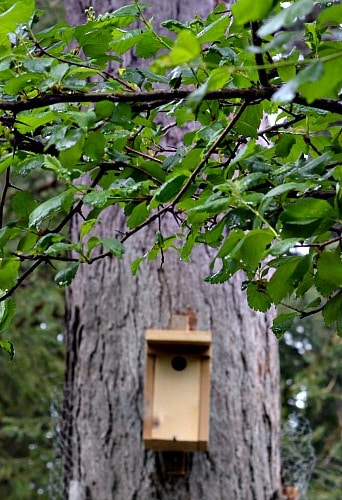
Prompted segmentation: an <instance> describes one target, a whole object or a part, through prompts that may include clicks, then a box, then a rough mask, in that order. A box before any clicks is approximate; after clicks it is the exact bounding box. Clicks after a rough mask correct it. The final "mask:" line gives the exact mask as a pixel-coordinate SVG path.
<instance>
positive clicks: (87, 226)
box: [80, 219, 98, 240]
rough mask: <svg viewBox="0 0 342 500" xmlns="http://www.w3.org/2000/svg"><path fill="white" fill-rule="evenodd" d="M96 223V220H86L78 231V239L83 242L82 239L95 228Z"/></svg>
mask: <svg viewBox="0 0 342 500" xmlns="http://www.w3.org/2000/svg"><path fill="white" fill-rule="evenodd" d="M97 223H98V220H97V219H88V220H86V221H85V222H83V224H82V226H81V230H80V239H81V240H83V238H84V237H85V236H86V235H87V234H88V233H89V232H90V231H91V230H92V229H94V227H95V226H96V224H97Z"/></svg>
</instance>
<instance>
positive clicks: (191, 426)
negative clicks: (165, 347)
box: [152, 355, 201, 441]
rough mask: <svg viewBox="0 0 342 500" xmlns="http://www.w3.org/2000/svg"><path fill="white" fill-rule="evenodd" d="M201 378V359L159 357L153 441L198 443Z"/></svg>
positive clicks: (173, 356)
mask: <svg viewBox="0 0 342 500" xmlns="http://www.w3.org/2000/svg"><path fill="white" fill-rule="evenodd" d="M177 363H178V364H177ZM200 376H201V363H200V360H199V359H196V358H191V357H190V356H179V355H176V356H175V355H165V356H157V357H156V360H155V379H154V388H153V403H152V407H153V421H152V439H167V440H169V441H196V440H197V438H198V423H199V422H198V413H199V405H200V380H201V378H200Z"/></svg>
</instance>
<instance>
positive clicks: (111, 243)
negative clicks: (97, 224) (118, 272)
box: [99, 238, 125, 257]
mask: <svg viewBox="0 0 342 500" xmlns="http://www.w3.org/2000/svg"><path fill="white" fill-rule="evenodd" d="M99 241H100V243H101V244H102V245H103V246H104V247H105V248H107V249H108V250H109V251H110V252H111V253H112V254H113V255H115V256H116V257H122V256H123V254H124V252H125V247H124V245H123V244H122V243H121V241H119V240H117V239H116V238H99Z"/></svg>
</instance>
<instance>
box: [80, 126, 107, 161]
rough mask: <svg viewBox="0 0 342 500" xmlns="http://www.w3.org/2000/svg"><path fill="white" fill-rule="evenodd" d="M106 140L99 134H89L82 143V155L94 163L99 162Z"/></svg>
mask: <svg viewBox="0 0 342 500" xmlns="http://www.w3.org/2000/svg"><path fill="white" fill-rule="evenodd" d="M106 144H107V139H106V138H105V136H104V135H103V134H101V133H100V132H89V135H88V137H87V138H86V140H85V142H84V154H85V155H87V156H88V157H89V158H91V159H92V160H95V161H100V160H101V159H102V157H103V153H104V149H105V146H106Z"/></svg>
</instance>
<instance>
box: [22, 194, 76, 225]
mask: <svg viewBox="0 0 342 500" xmlns="http://www.w3.org/2000/svg"><path fill="white" fill-rule="evenodd" d="M73 194H74V190H73V189H68V190H66V191H63V192H62V193H60V194H58V195H57V196H54V197H53V198H50V199H49V200H47V201H45V202H43V203H41V204H40V205H39V206H38V207H37V208H36V209H35V210H33V212H32V213H31V214H30V218H29V227H35V228H39V227H40V226H41V224H42V222H43V221H44V220H46V219H47V218H49V217H53V216H54V215H56V214H57V213H59V212H61V211H63V210H68V209H69V208H70V206H71V204H72V199H73Z"/></svg>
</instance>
